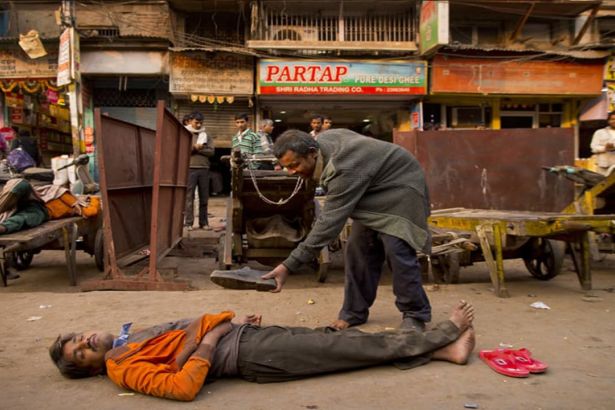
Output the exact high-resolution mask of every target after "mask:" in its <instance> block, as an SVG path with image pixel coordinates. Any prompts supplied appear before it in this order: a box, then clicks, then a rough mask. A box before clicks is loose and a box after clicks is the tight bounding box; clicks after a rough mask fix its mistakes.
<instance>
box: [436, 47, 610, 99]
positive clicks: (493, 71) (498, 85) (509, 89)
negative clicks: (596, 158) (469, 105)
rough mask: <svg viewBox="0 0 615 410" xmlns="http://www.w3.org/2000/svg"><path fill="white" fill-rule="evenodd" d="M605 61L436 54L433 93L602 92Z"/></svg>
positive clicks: (584, 93) (569, 93)
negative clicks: (506, 59) (504, 58)
mask: <svg viewBox="0 0 615 410" xmlns="http://www.w3.org/2000/svg"><path fill="white" fill-rule="evenodd" d="M603 70H604V64H603V63H602V62H598V63H595V62H584V63H578V62H576V63H572V62H563V61H509V62H501V61H492V60H486V59H480V58H452V57H444V56H436V57H435V58H434V60H433V62H432V84H431V92H432V93H433V94H438V93H464V94H481V95H486V94H529V95H599V94H600V92H601V89H602V77H603Z"/></svg>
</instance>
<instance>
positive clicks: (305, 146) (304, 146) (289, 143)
mask: <svg viewBox="0 0 615 410" xmlns="http://www.w3.org/2000/svg"><path fill="white" fill-rule="evenodd" d="M318 149H320V146H319V145H318V142H317V141H316V140H315V139H314V138H312V136H311V135H310V134H308V133H307V132H303V131H300V130H288V131H284V132H283V133H282V135H280V136H279V137H278V139H277V140H276V141H275V144H274V145H273V155H275V156H276V158H281V157H282V156H283V155H284V154H286V151H293V152H294V153H295V154H297V155H299V156H301V157H306V156H307V155H308V154H309V153H310V152H311V151H314V150H316V151H318Z"/></svg>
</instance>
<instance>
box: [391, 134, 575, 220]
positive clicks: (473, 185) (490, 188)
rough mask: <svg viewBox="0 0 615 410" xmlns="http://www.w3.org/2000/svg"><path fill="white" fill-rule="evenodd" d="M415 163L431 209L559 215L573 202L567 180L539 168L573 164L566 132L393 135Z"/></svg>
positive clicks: (570, 138)
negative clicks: (422, 176) (423, 179)
mask: <svg viewBox="0 0 615 410" xmlns="http://www.w3.org/2000/svg"><path fill="white" fill-rule="evenodd" d="M394 142H395V143H396V144H399V145H401V146H403V147H405V148H406V149H407V150H408V151H410V152H411V153H412V154H414V156H415V157H416V158H417V159H418V160H419V162H420V163H421V165H422V166H423V169H424V170H425V176H426V178H427V184H428V186H429V191H430V192H429V193H430V199H431V203H432V204H433V208H434V209H445V208H455V207H464V208H477V209H500V210H504V209H506V210H518V211H545V212H559V211H560V210H562V209H563V208H564V207H565V206H566V205H567V204H569V203H570V202H571V201H572V199H573V194H574V192H573V187H572V184H570V182H569V181H566V180H565V179H560V178H558V177H557V176H554V175H550V174H548V173H545V172H543V170H542V167H543V166H553V165H563V164H572V163H573V161H574V134H573V130H572V129H571V128H536V129H506V130H459V131H455V130H446V131H416V130H415V131H408V132H396V133H395V134H394Z"/></svg>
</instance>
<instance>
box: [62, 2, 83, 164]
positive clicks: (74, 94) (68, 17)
mask: <svg viewBox="0 0 615 410" xmlns="http://www.w3.org/2000/svg"><path fill="white" fill-rule="evenodd" d="M62 27H63V29H65V30H66V29H68V30H70V66H71V68H70V70H71V83H70V84H68V101H69V110H70V128H71V136H72V138H71V139H72V145H73V157H74V158H77V156H79V154H81V151H82V150H81V142H82V141H83V101H82V99H81V72H80V69H79V62H80V54H79V34H78V33H77V31H76V30H75V2H74V0H62Z"/></svg>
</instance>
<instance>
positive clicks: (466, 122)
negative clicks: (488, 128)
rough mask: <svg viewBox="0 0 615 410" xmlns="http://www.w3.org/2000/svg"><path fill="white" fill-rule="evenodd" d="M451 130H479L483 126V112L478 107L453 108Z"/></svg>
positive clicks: (482, 109)
mask: <svg viewBox="0 0 615 410" xmlns="http://www.w3.org/2000/svg"><path fill="white" fill-rule="evenodd" d="M452 117H453V118H452V122H451V125H452V127H453V128H481V127H484V126H485V110H484V108H483V107H480V106H472V107H453V108H452Z"/></svg>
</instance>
